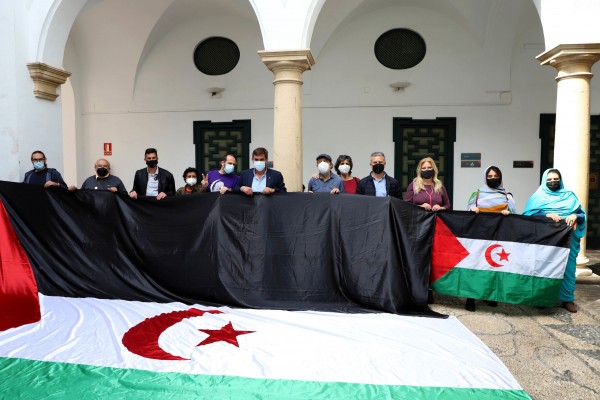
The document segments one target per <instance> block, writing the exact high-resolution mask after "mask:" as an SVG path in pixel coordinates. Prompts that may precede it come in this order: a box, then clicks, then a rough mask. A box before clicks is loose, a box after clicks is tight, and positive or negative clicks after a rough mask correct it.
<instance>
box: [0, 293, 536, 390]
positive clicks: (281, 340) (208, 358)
mask: <svg viewBox="0 0 600 400" xmlns="http://www.w3.org/2000/svg"><path fill="white" fill-rule="evenodd" d="M40 303H41V307H42V311H43V312H42V319H41V321H40V322H39V323H33V324H28V325H23V326H20V327H17V328H12V329H8V330H6V331H4V332H0V373H1V376H2V378H3V379H1V380H0V393H2V395H3V396H4V397H6V398H7V399H17V398H32V399H33V398H35V399H38V398H61V399H78V400H79V399H83V398H119V399H121V398H122V399H144V400H145V399H170V398H177V399H181V398H186V399H188V398H189V399H192V398H193V399H211V400H214V399H236V400H240V399H241V400H244V399H311V400H313V399H327V400H332V399H344V400H347V399H366V400H368V399H399V398H403V399H404V398H406V399H433V398H435V399H441V398H443V399H450V400H452V399H456V400H458V399H461V400H462V399H467V398H468V399H478V400H481V399H530V397H529V396H528V395H527V393H525V392H524V391H523V389H522V388H521V387H520V386H519V384H518V383H517V382H516V381H515V379H514V378H513V377H512V376H511V374H510V373H509V371H508V370H507V369H506V367H505V366H504V365H503V364H502V362H501V361H500V360H499V359H498V358H497V357H496V356H495V355H494V353H493V352H492V351H491V350H490V349H489V348H487V347H486V346H485V345H484V344H483V343H482V342H481V341H480V340H479V339H478V338H477V337H476V336H475V335H473V334H472V333H471V332H470V331H469V330H467V329H466V328H465V327H464V326H463V325H462V324H461V323H460V322H459V321H458V320H457V319H456V318H454V317H450V318H448V319H438V318H417V317H406V316H398V315H393V314H376V313H373V314H342V313H332V312H309V311H299V312H290V311H273V310H248V309H230V308H226V307H219V308H207V307H203V306H198V305H194V306H188V305H184V304H182V303H168V304H157V303H142V302H134V301H124V300H99V299H93V298H64V297H50V296H44V295H40Z"/></svg>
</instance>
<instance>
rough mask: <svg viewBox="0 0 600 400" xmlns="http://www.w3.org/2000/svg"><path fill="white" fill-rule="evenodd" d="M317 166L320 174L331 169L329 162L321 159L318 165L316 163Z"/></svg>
mask: <svg viewBox="0 0 600 400" xmlns="http://www.w3.org/2000/svg"><path fill="white" fill-rule="evenodd" d="M317 168H319V172H320V173H321V174H326V173H327V172H329V170H330V169H331V168H330V167H329V163H326V162H325V161H321V162H320V163H319V165H317Z"/></svg>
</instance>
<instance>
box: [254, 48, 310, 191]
mask: <svg viewBox="0 0 600 400" xmlns="http://www.w3.org/2000/svg"><path fill="white" fill-rule="evenodd" d="M258 53H259V55H260V56H261V57H262V60H263V62H264V63H265V65H266V66H267V67H268V68H269V70H271V71H272V72H273V74H274V75H275V80H274V81H273V85H274V86H275V100H274V109H273V113H274V124H273V147H274V148H273V154H274V155H273V164H274V167H275V169H277V170H279V171H281V173H282V174H283V176H284V179H285V184H286V187H287V188H288V190H289V191H290V192H301V191H302V74H303V73H304V71H306V70H308V69H310V68H311V67H312V66H313V65H314V63H315V62H314V60H313V57H312V54H311V52H310V50H289V51H259V52H258Z"/></svg>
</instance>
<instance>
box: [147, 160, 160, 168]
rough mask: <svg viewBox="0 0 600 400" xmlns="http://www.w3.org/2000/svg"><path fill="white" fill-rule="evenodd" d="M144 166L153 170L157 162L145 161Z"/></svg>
mask: <svg viewBox="0 0 600 400" xmlns="http://www.w3.org/2000/svg"><path fill="white" fill-rule="evenodd" d="M146 165H147V166H148V167H150V168H154V167H156V166H157V165H158V160H149V161H146Z"/></svg>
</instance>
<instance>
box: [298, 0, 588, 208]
mask: <svg viewBox="0 0 600 400" xmlns="http://www.w3.org/2000/svg"><path fill="white" fill-rule="evenodd" d="M325 7H327V4H326V5H325ZM325 7H324V11H326V8H325ZM321 22H322V21H321ZM488 22H489V21H488ZM517 22H518V23H517V24H516V25H517V29H518V34H517V35H516V39H515V42H514V43H513V45H512V49H513V50H512V53H511V54H509V56H510V57H512V62H511V63H509V65H510V71H508V73H507V72H506V71H500V72H501V73H503V74H507V75H508V76H509V77H510V88H509V90H510V93H509V94H510V96H509V97H508V99H510V101H505V100H501V97H500V93H486V92H485V88H486V85H485V82H484V78H485V75H486V74H487V73H489V72H490V71H489V69H488V70H485V69H483V68H482V67H483V66H485V65H486V64H487V65H489V63H485V62H484V61H485V60H484V59H483V57H484V51H483V46H482V44H481V41H480V40H479V38H478V37H476V36H474V35H473V31H472V30H469V29H466V28H465V27H464V26H462V25H460V24H458V23H457V22H456V19H451V18H448V17H447V16H446V15H444V14H438V13H436V11H435V10H432V9H419V8H415V7H403V6H401V5H398V6H395V7H386V8H381V9H374V10H372V11H370V12H368V13H365V14H362V15H359V16H356V17H355V18H354V19H353V20H351V21H348V22H347V23H346V24H343V25H342V27H341V28H340V29H339V30H338V31H337V32H335V33H334V34H333V35H332V37H331V38H330V39H329V40H328V41H327V43H326V44H325V45H324V47H323V49H322V50H321V52H320V53H319V57H318V58H317V60H316V65H315V67H314V68H313V71H312V72H310V73H305V79H306V85H305V89H304V91H305V96H304V99H303V101H304V120H303V123H304V125H303V127H304V138H303V139H304V154H305V157H304V162H305V164H304V178H305V179H304V181H307V180H308V178H309V176H310V175H311V174H312V173H314V171H315V170H316V168H315V161H314V157H315V156H316V155H317V154H319V153H321V152H328V153H330V154H331V155H332V157H334V158H335V157H337V155H339V154H349V155H351V156H352V157H353V159H354V162H355V168H354V171H355V175H356V176H359V177H363V176H366V174H367V173H368V172H369V171H368V159H369V154H370V153H371V152H372V151H377V150H381V151H384V152H386V154H388V170H389V171H390V172H392V171H393V169H394V162H393V157H392V154H393V145H394V143H393V139H392V120H393V118H394V117H410V118H415V119H433V118H436V117H456V118H457V140H456V143H455V149H454V150H455V151H454V156H455V165H454V166H455V171H454V172H455V175H454V199H452V200H453V204H454V205H455V207H456V208H457V209H464V208H465V207H466V201H467V199H468V197H469V195H470V193H471V192H472V191H473V190H474V189H476V188H477V187H479V186H481V183H482V179H483V178H482V174H483V170H484V169H485V166H488V165H491V164H495V165H498V166H499V167H500V168H501V169H502V170H503V173H504V178H505V185H506V186H507V188H508V189H509V190H510V191H511V192H513V194H514V196H515V198H516V202H517V206H518V207H519V209H522V208H523V207H524V205H525V202H526V200H527V198H528V197H529V196H530V195H531V194H532V193H533V191H534V190H535V189H536V188H537V186H538V185H539V157H540V139H539V114H540V113H553V112H555V104H556V83H555V81H554V77H555V76H556V72H555V70H554V69H552V68H550V67H542V66H540V65H539V63H538V62H537V60H536V59H535V57H536V56H537V55H538V54H539V53H541V52H543V51H544V45H543V43H544V38H543V36H542V31H541V27H540V25H539V20H537V16H536V14H535V9H534V8H533V5H532V4H528V5H527V6H526V7H524V10H523V14H522V20H521V21H517ZM317 24H319V22H318V23H317ZM394 27H405V28H411V29H414V30H416V31H417V32H419V33H420V34H421V35H422V36H423V37H424V38H425V40H426V42H427V46H428V53H427V56H426V57H425V59H424V60H423V62H422V63H421V64H419V65H418V66H416V67H414V68H412V69H409V70H403V71H393V70H389V69H386V68H385V67H383V66H381V65H379V64H378V62H377V60H376V59H375V57H374V55H373V44H374V42H375V40H376V39H377V37H378V36H379V35H380V34H381V33H383V32H385V31H386V30H388V29H391V28H394ZM315 31H316V32H318V31H319V26H318V25H317V27H316V29H315ZM502 61H503V62H504V60H502ZM598 69H599V67H598V66H595V67H594V70H596V71H597V70H598ZM397 81H407V82H411V86H410V87H409V88H407V89H406V90H405V92H400V93H394V92H393V91H392V90H391V88H390V87H389V84H390V83H392V82H397ZM482 82H484V83H482ZM599 85H600V84H596V85H593V93H592V110H593V111H592V112H594V110H596V111H595V112H596V113H598V110H600V105H598V104H595V102H594V98H597V96H598V93H599V92H600V90H599V89H598V88H597V87H598V86H599ZM463 152H481V153H482V166H483V167H482V168H480V169H469V168H460V154H461V153H463ZM514 160H533V161H534V168H533V169H514V168H512V162H513V161H514Z"/></svg>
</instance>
